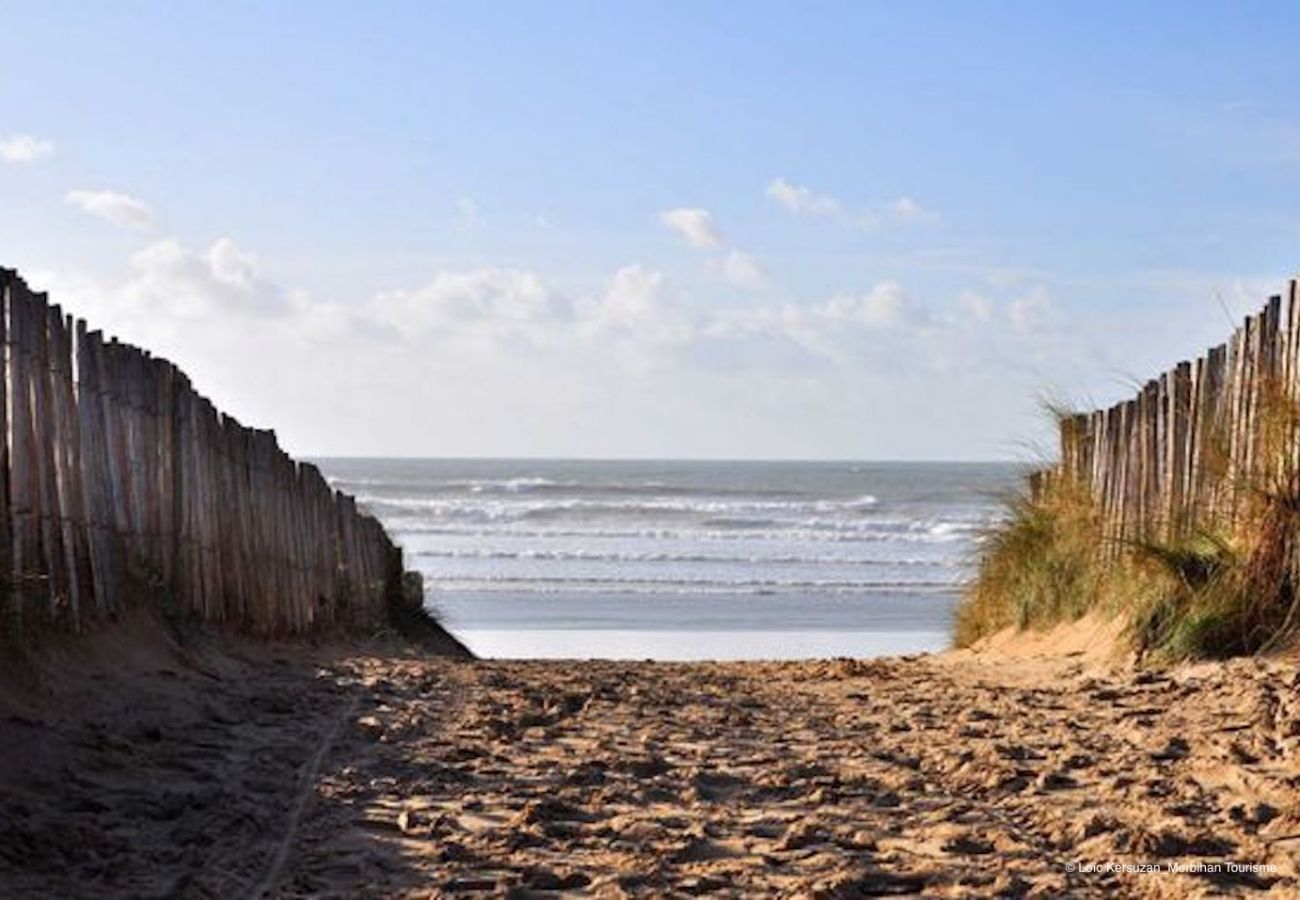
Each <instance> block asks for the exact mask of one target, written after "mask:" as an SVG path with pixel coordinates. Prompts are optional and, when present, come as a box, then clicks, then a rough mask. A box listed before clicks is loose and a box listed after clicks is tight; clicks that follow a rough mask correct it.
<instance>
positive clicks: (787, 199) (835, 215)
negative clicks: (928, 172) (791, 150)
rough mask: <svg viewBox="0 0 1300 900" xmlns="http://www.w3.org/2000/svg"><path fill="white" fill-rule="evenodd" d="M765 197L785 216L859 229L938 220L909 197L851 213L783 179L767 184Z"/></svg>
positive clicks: (837, 202) (832, 199) (832, 200)
mask: <svg viewBox="0 0 1300 900" xmlns="http://www.w3.org/2000/svg"><path fill="white" fill-rule="evenodd" d="M766 193H767V196H768V197H769V198H770V199H772V200H775V201H776V202H777V203H778V204H780V205H781V206H782V207H784V208H785V210H786V211H787V212H790V213H793V214H794V215H800V216H813V217H820V218H826V219H838V220H839V221H841V222H844V223H845V224H851V225H857V226H859V227H861V228H877V227H879V226H881V225H884V224H888V223H897V224H920V223H927V222H935V221H937V220H938V218H939V216H938V214H937V213H936V212H934V211H933V210H931V209H927V208H926V207H924V206H922V205H921V204H920V203H919V202H917V201H916V200H915V199H913V198H912V197H907V196H903V197H897V198H895V199H893V200H890V201H888V202H887V203H881V204H878V205H877V206H874V207H863V208H861V209H856V210H850V209H849V208H848V206H847V205H846V204H845V203H844V202H843V201H841V200H839V199H837V198H835V197H831V196H829V195H827V194H818V193H816V192H815V191H813V190H812V189H811V188H808V187H804V186H803V185H798V184H794V183H792V182H790V181H787V180H786V179H784V178H774V179H773V180H772V181H770V182H768V185H767V190H766Z"/></svg>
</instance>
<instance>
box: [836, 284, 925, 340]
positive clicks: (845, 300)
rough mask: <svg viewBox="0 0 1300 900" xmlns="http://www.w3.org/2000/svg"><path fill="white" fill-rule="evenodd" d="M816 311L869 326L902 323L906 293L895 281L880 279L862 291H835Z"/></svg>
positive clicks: (905, 307)
mask: <svg viewBox="0 0 1300 900" xmlns="http://www.w3.org/2000/svg"><path fill="white" fill-rule="evenodd" d="M815 311H816V312H817V314H818V315H820V316H822V317H824V318H825V319H827V320H829V321H831V322H835V323H852V324H858V325H864V326H866V327H867V328H872V329H877V328H894V327H897V326H899V325H902V324H903V323H904V322H905V321H906V320H907V317H908V312H909V310H908V302H907V295H906V294H905V293H904V292H903V286H902V285H901V284H899V283H898V282H896V281H883V282H881V283H880V284H877V285H875V286H873V287H872V288H871V290H870V291H868V292H867V293H865V294H837V295H835V296H834V297H832V298H831V299H830V300H828V301H826V302H825V303H824V304H822V305H821V306H819V307H816V308H815Z"/></svg>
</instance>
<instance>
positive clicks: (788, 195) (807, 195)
mask: <svg viewBox="0 0 1300 900" xmlns="http://www.w3.org/2000/svg"><path fill="white" fill-rule="evenodd" d="M767 196H768V197H770V198H771V199H773V200H775V201H776V202H777V203H779V204H781V205H782V206H783V207H785V208H786V209H787V210H788V211H790V212H792V213H794V214H795V215H807V216H839V215H841V214H843V212H844V205H843V204H842V203H840V201H839V200H836V199H835V198H834V197H828V196H826V195H824V194H818V193H816V192H814V191H813V190H812V189H810V188H806V187H804V186H802V185H798V184H791V183H790V182H788V181H786V180H785V179H784V178H774V179H772V180H771V181H770V182H768V185H767Z"/></svg>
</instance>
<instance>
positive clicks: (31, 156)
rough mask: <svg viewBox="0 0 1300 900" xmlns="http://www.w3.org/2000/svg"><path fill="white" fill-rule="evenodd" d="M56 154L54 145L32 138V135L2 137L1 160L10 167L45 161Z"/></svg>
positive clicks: (0, 144) (0, 142) (0, 146)
mask: <svg viewBox="0 0 1300 900" xmlns="http://www.w3.org/2000/svg"><path fill="white" fill-rule="evenodd" d="M53 152H54V144H53V143H52V142H50V141H43V140H41V139H39V138H35V137H32V136H31V135H30V134H10V135H6V136H5V137H0V160H4V161H5V162H6V163H9V164H10V165H16V166H17V165H25V164H27V163H34V162H36V161H38V160H42V159H45V157H47V156H49V155H50V154H52V153H53Z"/></svg>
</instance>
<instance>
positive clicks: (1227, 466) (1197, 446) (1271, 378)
mask: <svg viewBox="0 0 1300 900" xmlns="http://www.w3.org/2000/svg"><path fill="white" fill-rule="evenodd" d="M1060 450H1061V457H1060V462H1059V463H1057V464H1056V465H1055V466H1052V467H1050V468H1047V469H1043V470H1040V471H1038V472H1035V473H1034V474H1033V475H1031V476H1030V483H1031V490H1032V491H1033V492H1035V493H1040V492H1042V491H1044V490H1045V489H1047V488H1048V487H1049V486H1051V485H1052V484H1054V483H1058V482H1060V481H1068V482H1071V483H1074V484H1079V485H1083V486H1085V487H1086V488H1087V489H1088V490H1089V492H1090V493H1091V495H1092V497H1093V499H1094V500H1095V502H1096V503H1097V506H1098V509H1099V513H1100V516H1101V519H1102V522H1103V527H1104V529H1105V532H1106V536H1107V537H1108V538H1109V539H1110V545H1111V546H1112V547H1113V548H1117V547H1119V546H1122V545H1123V543H1124V542H1126V541H1151V540H1155V541H1169V540H1176V539H1178V538H1180V537H1184V536H1186V535H1187V534H1188V533H1189V532H1191V531H1192V530H1193V529H1197V528H1206V527H1209V526H1211V525H1217V526H1224V525H1226V526H1231V525H1233V524H1234V522H1235V521H1236V519H1237V518H1238V517H1239V516H1240V514H1241V513H1242V511H1243V505H1244V503H1245V502H1246V501H1247V499H1248V498H1249V496H1250V495H1251V493H1252V492H1258V491H1260V490H1270V489H1275V488H1277V487H1282V485H1280V484H1279V480H1286V479H1294V478H1295V477H1297V473H1300V286H1298V282H1297V281H1296V280H1292V281H1291V282H1290V283H1289V286H1288V289H1287V292H1286V296H1285V298H1283V297H1282V296H1280V295H1279V296H1274V297H1272V298H1270V299H1269V301H1268V303H1267V304H1266V305H1265V307H1264V309H1263V310H1262V311H1261V312H1259V313H1258V314H1256V315H1252V316H1247V317H1246V319H1245V321H1244V322H1243V323H1242V325H1241V326H1240V327H1238V328H1237V329H1236V331H1235V332H1234V333H1233V335H1232V337H1231V339H1230V340H1229V341H1228V342H1227V343H1226V344H1221V345H1219V346H1217V347H1214V348H1213V349H1211V350H1209V351H1208V352H1207V353H1206V354H1205V355H1204V356H1201V357H1200V358H1198V359H1196V360H1195V361H1194V362H1180V363H1179V364H1178V365H1177V366H1175V367H1174V368H1173V369H1172V370H1170V371H1168V372H1165V373H1164V374H1162V375H1160V376H1159V377H1158V378H1154V379H1152V380H1150V381H1148V382H1147V383H1146V384H1145V385H1144V386H1143V387H1142V388H1141V390H1140V391H1139V392H1138V394H1137V396H1136V397H1134V398H1133V399H1130V400H1126V401H1124V402H1121V403H1117V404H1115V405H1114V406H1112V407H1110V408H1109V409H1099V410H1094V411H1092V412H1088V413H1082V414H1069V415H1063V416H1062V417H1061V420H1060ZM1290 487H1291V488H1295V487H1300V486H1297V485H1292V486H1290Z"/></svg>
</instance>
